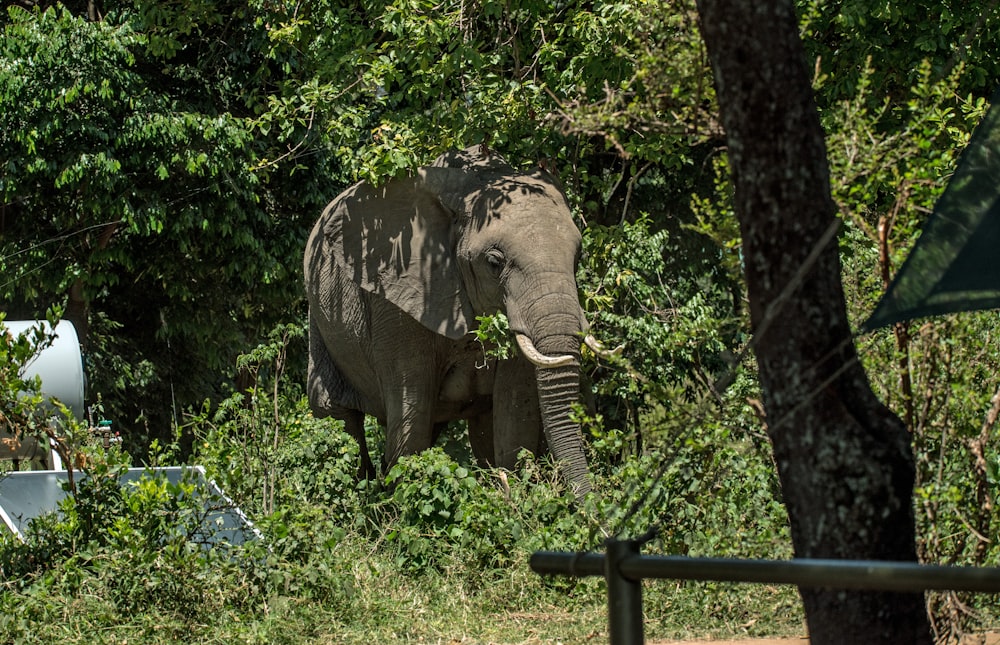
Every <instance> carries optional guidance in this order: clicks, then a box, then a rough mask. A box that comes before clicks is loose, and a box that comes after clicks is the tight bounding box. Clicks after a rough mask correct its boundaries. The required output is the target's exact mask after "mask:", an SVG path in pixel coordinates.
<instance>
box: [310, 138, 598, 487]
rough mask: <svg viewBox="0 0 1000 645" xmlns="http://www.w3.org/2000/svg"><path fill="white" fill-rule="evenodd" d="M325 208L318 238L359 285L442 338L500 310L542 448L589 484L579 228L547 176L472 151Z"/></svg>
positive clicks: (573, 478)
mask: <svg viewBox="0 0 1000 645" xmlns="http://www.w3.org/2000/svg"><path fill="white" fill-rule="evenodd" d="M335 204H336V205H335V206H334V207H336V208H339V209H340V210H341V212H340V213H339V214H338V215H339V216H338V217H327V218H326V222H327V229H326V231H325V234H326V236H327V239H328V240H333V241H334V244H333V245H332V246H333V247H334V248H336V249H338V252H342V253H343V257H342V258H337V261H338V262H340V263H341V264H342V265H343V266H346V267H347V268H348V270H349V271H351V272H353V276H354V279H355V281H356V282H357V283H358V284H360V285H362V286H363V288H365V289H366V290H367V291H369V292H371V293H373V294H378V295H380V296H382V297H385V298H387V299H388V300H390V301H391V302H393V303H394V304H395V305H396V306H398V307H399V308H400V309H402V310H403V311H405V312H406V313H408V314H409V315H410V316H412V317H413V318H415V319H417V320H418V321H420V322H421V323H422V324H423V325H424V326H425V327H427V328H429V329H431V330H433V331H435V332H437V333H439V334H442V335H444V336H448V337H450V338H452V339H459V338H461V337H462V336H464V335H465V334H467V333H469V332H470V331H472V330H474V329H475V327H476V325H477V321H476V316H481V315H485V314H492V313H495V312H497V311H503V312H505V313H506V315H507V318H508V320H509V322H510V328H511V330H512V331H513V332H514V333H515V334H517V335H518V343H519V346H520V347H521V351H522V352H523V353H524V354H525V356H527V357H529V358H530V360H532V362H534V363H535V364H536V366H537V367H536V375H537V381H538V387H539V400H540V405H541V413H542V418H543V426H544V431H545V437H546V441H547V443H548V446H549V449H550V450H551V451H552V453H553V455H554V456H555V457H556V459H557V461H559V462H560V465H561V468H562V470H563V472H564V474H565V476H566V477H567V479H568V481H569V482H570V484H571V485H572V486H573V488H574V489H575V490H576V491H577V492H578V493H581V492H586V491H588V490H589V488H590V485H589V482H588V479H587V466H586V460H585V456H584V451H583V443H582V438H581V435H580V428H579V426H578V425H575V424H574V423H572V421H570V408H571V405H572V404H573V402H575V401H576V400H577V399H578V397H579V382H580V381H579V369H580V368H579V361H580V342H581V334H582V333H583V332H585V331H586V329H587V322H586V319H585V317H584V314H583V311H582V309H581V307H580V303H579V296H578V292H577V285H576V280H575V271H576V261H577V259H578V256H579V253H580V243H581V242H580V232H579V230H578V229H577V227H576V225H575V224H574V222H573V219H572V216H571V214H570V210H569V207H568V205H567V203H566V199H565V197H564V196H563V194H562V192H561V191H560V190H559V188H558V187H557V186H556V184H555V183H554V182H553V180H552V179H551V178H550V177H549V176H548V175H547V174H546V173H545V172H544V171H543V170H541V169H539V170H537V171H534V172H528V173H521V172H518V171H516V170H514V169H513V168H511V167H510V166H509V165H507V164H506V162H504V161H503V160H502V159H500V158H499V157H496V156H492V157H491V156H489V155H487V154H482V153H480V152H479V150H478V149H477V148H473V149H469V150H466V151H462V152H454V153H450V154H447V155H444V156H443V157H441V158H439V159H438V160H437V161H436V162H435V163H434V165H432V166H430V167H427V168H422V169H420V170H419V171H418V172H417V173H416V175H415V176H413V177H410V178H406V179H396V180H392V181H389V182H388V183H386V184H385V185H384V186H381V187H377V188H376V187H372V186H370V185H368V184H365V183H362V184H358V185H357V186H355V187H354V188H353V189H352V192H351V193H350V194H349V195H348V196H346V198H345V199H343V200H339V201H338V202H336V203H335Z"/></svg>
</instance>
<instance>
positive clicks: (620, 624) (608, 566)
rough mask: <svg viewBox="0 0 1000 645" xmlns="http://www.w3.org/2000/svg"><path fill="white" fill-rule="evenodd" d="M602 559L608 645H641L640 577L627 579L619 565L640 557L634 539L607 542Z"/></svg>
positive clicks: (642, 638)
mask: <svg viewBox="0 0 1000 645" xmlns="http://www.w3.org/2000/svg"><path fill="white" fill-rule="evenodd" d="M605 544H606V547H607V556H606V557H605V559H604V579H605V580H606V581H607V583H608V629H609V632H610V637H611V645H642V644H643V643H644V642H645V637H644V635H643V625H642V578H641V577H638V578H630V577H626V576H625V574H624V573H623V572H622V567H621V565H622V563H623V562H624V561H625V560H626V559H628V558H631V557H633V556H635V557H639V545H640V544H641V543H640V542H638V541H635V540H624V541H621V540H613V539H612V540H608V541H607V542H606V543H605Z"/></svg>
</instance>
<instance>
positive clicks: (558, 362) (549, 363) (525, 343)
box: [514, 334, 576, 367]
mask: <svg viewBox="0 0 1000 645" xmlns="http://www.w3.org/2000/svg"><path fill="white" fill-rule="evenodd" d="M514 337H515V338H517V346H518V347H520V348H521V353H522V354H524V357H525V358H527V359H528V360H529V361H531V362H532V363H534V364H535V365H536V366H537V367H563V366H565V365H570V364H572V363H573V362H574V361H575V360H576V359H575V358H573V357H572V356H570V355H569V354H566V355H565V356H546V355H545V354H543V353H541V352H540V351H538V349H536V348H535V344H534V343H532V342H531V339H530V338H528V337H527V336H525V335H524V334H514Z"/></svg>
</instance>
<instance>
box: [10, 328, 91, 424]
mask: <svg viewBox="0 0 1000 645" xmlns="http://www.w3.org/2000/svg"><path fill="white" fill-rule="evenodd" d="M3 325H4V326H5V327H6V328H7V331H8V332H9V333H11V334H13V335H15V336H16V335H18V334H20V333H22V332H26V331H28V330H29V329H31V328H32V327H35V326H37V325H41V326H42V327H43V328H44V329H45V331H46V332H47V333H51V332H52V326H51V325H49V323H47V322H45V321H44V320H40V321H36V320H7V321H4V323H3ZM23 376H25V377H30V376H38V377H39V378H41V379H42V394H44V395H45V397H46V398H48V397H55V398H57V399H59V400H60V401H62V403H63V405H65V406H66V407H67V408H69V409H70V410H72V412H73V415H74V416H76V418H77V419H83V414H84V409H83V357H82V356H81V354H80V341H79V339H78V338H77V335H76V328H75V327H73V323H71V322H69V321H68V320H61V321H59V323H57V324H56V328H55V340H53V341H52V344H51V345H50V346H48V347H46V348H45V349H43V350H42V351H41V352H39V353H38V354H37V355H36V356H35V358H34V360H32V361H31V362H29V363H28V364H27V365H26V366H25V367H24V374H23Z"/></svg>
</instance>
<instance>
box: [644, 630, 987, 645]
mask: <svg viewBox="0 0 1000 645" xmlns="http://www.w3.org/2000/svg"><path fill="white" fill-rule="evenodd" d="M699 644H701V645H709V644H711V645H809V639H808V638H806V637H805V636H803V637H801V638H748V639H743V640H731V641H705V640H696V641H655V642H653V643H650V645H699ZM961 645H1000V633H997V632H990V633H988V634H970V635H968V636H966V637H965V638H963V639H962V642H961Z"/></svg>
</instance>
